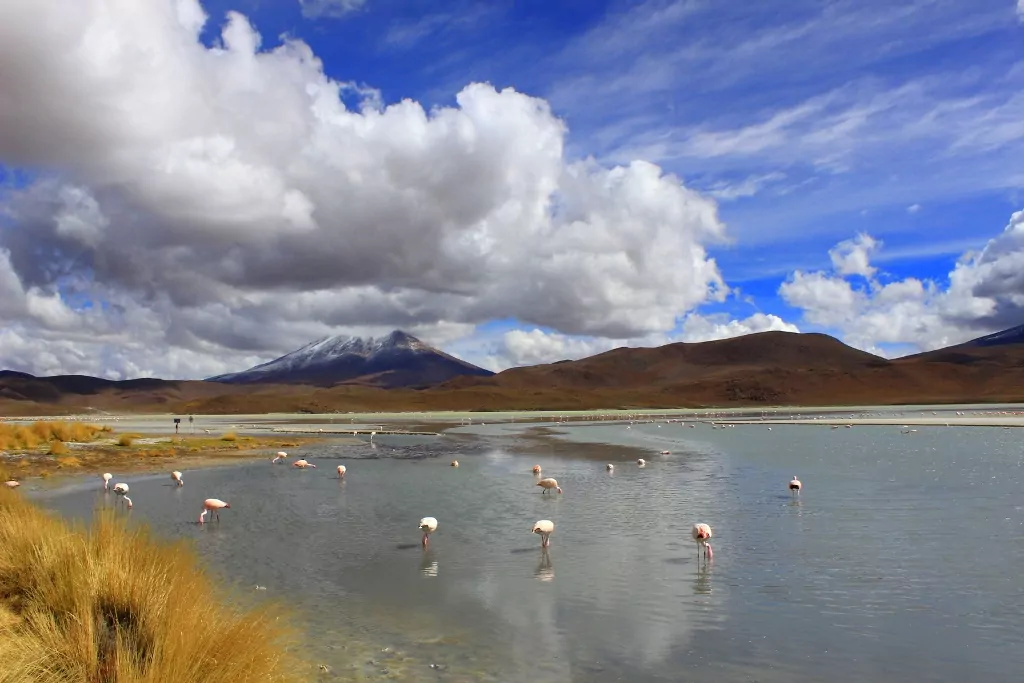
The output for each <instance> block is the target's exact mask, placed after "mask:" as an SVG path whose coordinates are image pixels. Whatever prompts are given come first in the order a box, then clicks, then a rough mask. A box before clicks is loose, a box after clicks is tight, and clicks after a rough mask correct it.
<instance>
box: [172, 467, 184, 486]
mask: <svg viewBox="0 0 1024 683" xmlns="http://www.w3.org/2000/svg"><path fill="white" fill-rule="evenodd" d="M171 479H173V480H174V483H175V484H177V485H178V486H184V485H185V482H183V481H182V480H181V472H179V471H178V470H174V471H173V472H171Z"/></svg>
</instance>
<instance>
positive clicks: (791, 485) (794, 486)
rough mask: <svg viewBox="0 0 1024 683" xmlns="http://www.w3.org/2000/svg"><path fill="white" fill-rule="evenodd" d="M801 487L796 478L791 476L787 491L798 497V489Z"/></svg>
mask: <svg viewBox="0 0 1024 683" xmlns="http://www.w3.org/2000/svg"><path fill="white" fill-rule="evenodd" d="M803 487H804V485H803V484H802V483H800V480H799V479H797V478H796V475H793V479H792V480H791V481H790V482H789V490H790V491H792V492H793V493H794V494H796V495H800V489H802V488H803Z"/></svg>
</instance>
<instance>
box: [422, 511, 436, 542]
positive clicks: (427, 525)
mask: <svg viewBox="0 0 1024 683" xmlns="http://www.w3.org/2000/svg"><path fill="white" fill-rule="evenodd" d="M420 530H421V531H422V532H423V547H424V548H426V547H427V545H429V543H430V534H432V533H434V532H435V531H437V520H436V519H434V518H433V517H424V518H423V519H421V520H420Z"/></svg>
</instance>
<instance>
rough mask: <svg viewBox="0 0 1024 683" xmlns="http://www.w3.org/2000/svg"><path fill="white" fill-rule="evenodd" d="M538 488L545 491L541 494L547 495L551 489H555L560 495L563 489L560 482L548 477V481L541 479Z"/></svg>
mask: <svg viewBox="0 0 1024 683" xmlns="http://www.w3.org/2000/svg"><path fill="white" fill-rule="evenodd" d="M537 486H540V487H541V488H543V489H544V490H543V491H541V493H547V492H548V491H550V490H551V489H554V490H556V491H558V492H559V493H561V492H562V487H561V486H559V485H558V482H557V481H556V480H554V479H552V478H551V477H548V478H547V479H541V480H540V481H538V482H537Z"/></svg>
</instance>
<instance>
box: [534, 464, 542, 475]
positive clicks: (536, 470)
mask: <svg viewBox="0 0 1024 683" xmlns="http://www.w3.org/2000/svg"><path fill="white" fill-rule="evenodd" d="M533 473H534V474H540V465H534V466H533Z"/></svg>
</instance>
